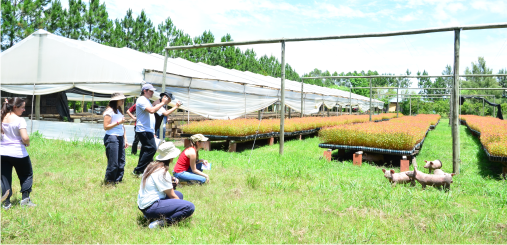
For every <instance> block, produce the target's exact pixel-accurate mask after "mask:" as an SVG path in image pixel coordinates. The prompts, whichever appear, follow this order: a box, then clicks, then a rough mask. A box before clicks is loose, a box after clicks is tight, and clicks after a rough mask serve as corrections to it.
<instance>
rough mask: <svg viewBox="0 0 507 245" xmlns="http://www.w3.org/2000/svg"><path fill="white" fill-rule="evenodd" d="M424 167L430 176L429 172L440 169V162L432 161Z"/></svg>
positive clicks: (427, 162)
mask: <svg viewBox="0 0 507 245" xmlns="http://www.w3.org/2000/svg"><path fill="white" fill-rule="evenodd" d="M424 162H425V163H426V164H425V165H424V168H427V169H429V173H430V174H431V170H435V169H440V168H442V162H441V161H440V160H433V161H426V160H424Z"/></svg>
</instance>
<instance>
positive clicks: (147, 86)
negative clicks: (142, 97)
mask: <svg viewBox="0 0 507 245" xmlns="http://www.w3.org/2000/svg"><path fill="white" fill-rule="evenodd" d="M147 89H148V90H151V91H155V90H157V89H156V88H155V87H153V85H151V84H149V83H147V84H145V85H143V88H142V90H147Z"/></svg>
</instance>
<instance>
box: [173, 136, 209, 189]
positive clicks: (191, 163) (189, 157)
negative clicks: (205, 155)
mask: <svg viewBox="0 0 507 245" xmlns="http://www.w3.org/2000/svg"><path fill="white" fill-rule="evenodd" d="M207 140H208V138H206V137H204V135H202V134H194V135H192V136H191V137H190V144H191V145H190V147H188V148H187V149H185V150H184V151H183V152H182V153H181V154H180V157H179V158H178V161H177V162H176V165H175V166H174V172H173V175H174V177H176V178H178V179H179V180H181V181H187V182H194V181H197V182H198V183H200V184H204V183H209V176H208V175H207V174H205V173H203V172H202V165H203V164H204V165H206V166H207V165H208V164H209V163H208V161H206V160H198V159H199V149H201V148H203V146H202V145H201V144H202V142H203V141H207Z"/></svg>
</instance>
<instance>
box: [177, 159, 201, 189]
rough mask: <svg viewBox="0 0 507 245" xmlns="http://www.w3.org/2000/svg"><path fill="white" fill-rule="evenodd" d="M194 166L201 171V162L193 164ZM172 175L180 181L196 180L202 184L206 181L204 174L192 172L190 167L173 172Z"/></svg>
mask: <svg viewBox="0 0 507 245" xmlns="http://www.w3.org/2000/svg"><path fill="white" fill-rule="evenodd" d="M195 168H196V169H197V170H199V171H201V172H202V163H198V164H196V165H195ZM173 175H174V177H176V178H178V179H179V180H181V181H192V180H196V181H199V182H201V184H204V183H205V182H206V178H205V177H204V176H201V175H198V174H194V172H192V168H191V167H188V169H187V171H183V172H181V173H173Z"/></svg>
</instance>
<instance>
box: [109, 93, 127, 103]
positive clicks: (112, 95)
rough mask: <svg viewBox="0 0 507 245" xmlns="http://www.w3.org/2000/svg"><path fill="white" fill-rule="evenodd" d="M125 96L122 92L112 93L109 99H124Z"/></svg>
mask: <svg viewBox="0 0 507 245" xmlns="http://www.w3.org/2000/svg"><path fill="white" fill-rule="evenodd" d="M126 98H127V97H125V95H123V94H122V93H112V94H111V100H110V101H113V100H124V99H126Z"/></svg>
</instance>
